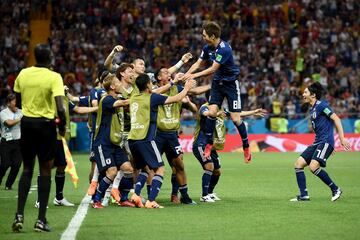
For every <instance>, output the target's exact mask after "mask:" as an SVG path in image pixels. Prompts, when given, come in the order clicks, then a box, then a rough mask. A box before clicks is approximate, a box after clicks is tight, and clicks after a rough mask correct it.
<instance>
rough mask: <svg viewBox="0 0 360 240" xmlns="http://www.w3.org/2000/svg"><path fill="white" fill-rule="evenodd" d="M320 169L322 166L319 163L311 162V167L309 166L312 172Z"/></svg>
mask: <svg viewBox="0 0 360 240" xmlns="http://www.w3.org/2000/svg"><path fill="white" fill-rule="evenodd" d="M319 167H320V164H319V162H318V161H315V160H311V162H310V165H309V168H310V170H311V172H315V171H316V170H317V169H319Z"/></svg>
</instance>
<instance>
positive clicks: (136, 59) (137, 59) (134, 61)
mask: <svg viewBox="0 0 360 240" xmlns="http://www.w3.org/2000/svg"><path fill="white" fill-rule="evenodd" d="M139 60H142V61H144V59H142V58H135V59H134V60H133V61H132V62H131V63H132V64H135V63H136V61H139ZM144 62H145V61H144Z"/></svg>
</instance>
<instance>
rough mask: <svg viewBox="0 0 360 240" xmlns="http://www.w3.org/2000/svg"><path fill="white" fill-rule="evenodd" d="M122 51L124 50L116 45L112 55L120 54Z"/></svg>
mask: <svg viewBox="0 0 360 240" xmlns="http://www.w3.org/2000/svg"><path fill="white" fill-rule="evenodd" d="M123 49H124V47H123V46H121V45H116V46H115V47H114V48H113V50H112V52H113V53H117V52H121V51H122V50H123Z"/></svg>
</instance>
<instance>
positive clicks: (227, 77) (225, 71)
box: [184, 22, 251, 163]
mask: <svg viewBox="0 0 360 240" xmlns="http://www.w3.org/2000/svg"><path fill="white" fill-rule="evenodd" d="M202 36H203V39H204V41H205V42H206V45H205V46H204V47H203V49H202V52H201V55H200V57H199V59H198V60H197V61H196V62H195V63H194V64H193V65H192V66H191V67H190V69H189V70H188V71H187V72H186V74H185V76H184V79H185V80H187V79H196V78H199V77H202V76H206V75H209V74H214V78H213V81H212V87H211V92H210V100H209V116H208V117H207V119H206V128H205V132H206V141H207V145H206V147H205V151H204V156H205V157H206V158H207V157H209V156H210V153H211V149H212V147H213V142H212V135H213V132H214V129H215V124H216V114H217V112H218V110H219V108H220V107H221V105H222V102H223V100H224V98H226V99H227V102H228V105H229V111H230V118H231V120H232V121H233V123H234V124H235V126H236V128H237V129H238V131H239V134H240V136H241V138H242V142H243V149H244V160H245V162H246V163H249V162H250V161H251V152H250V148H249V142H248V136H247V130H246V126H245V123H244V122H243V121H242V119H241V116H240V112H241V100H240V83H239V80H238V76H239V74H240V69H239V67H238V66H237V65H236V64H235V62H234V58H233V55H232V49H231V46H230V44H229V43H227V42H225V41H223V40H222V39H221V38H220V36H221V28H220V26H219V25H218V24H217V23H216V22H206V23H205V24H204V25H203V32H202ZM207 60H211V61H212V65H211V66H210V67H209V68H206V69H205V70H203V71H200V72H196V73H194V72H195V71H196V70H197V69H198V68H199V67H200V66H201V65H202V64H203V63H204V62H205V61H207Z"/></svg>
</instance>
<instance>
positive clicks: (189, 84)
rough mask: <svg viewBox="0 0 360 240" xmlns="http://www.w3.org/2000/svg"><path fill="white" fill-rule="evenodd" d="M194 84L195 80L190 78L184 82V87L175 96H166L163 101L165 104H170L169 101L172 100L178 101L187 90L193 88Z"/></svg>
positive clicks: (171, 101)
mask: <svg viewBox="0 0 360 240" xmlns="http://www.w3.org/2000/svg"><path fill="white" fill-rule="evenodd" d="M194 86H196V81H195V80H190V81H187V82H186V83H185V86H184V89H183V90H182V91H181V92H179V93H178V94H176V95H175V96H171V97H168V98H167V99H166V101H165V104H170V103H174V102H180V101H181V100H182V99H183V98H184V97H185V96H186V94H187V93H188V91H189V90H190V89H191V88H193V87H194Z"/></svg>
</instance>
